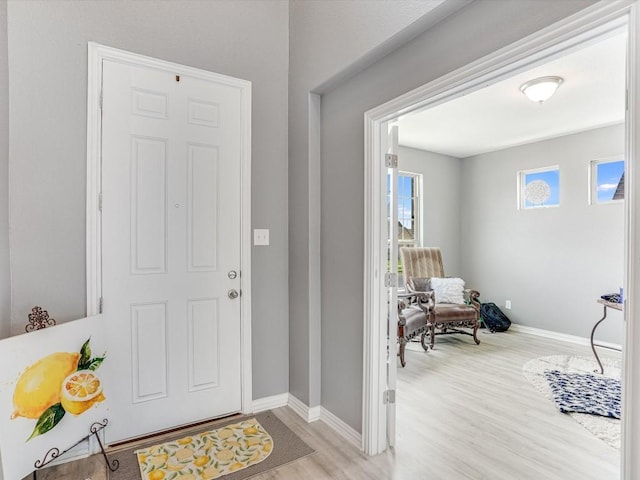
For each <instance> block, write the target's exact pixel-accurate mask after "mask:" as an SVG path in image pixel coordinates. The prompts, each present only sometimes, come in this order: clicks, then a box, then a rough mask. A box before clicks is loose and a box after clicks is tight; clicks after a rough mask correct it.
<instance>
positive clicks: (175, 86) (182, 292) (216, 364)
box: [102, 60, 241, 443]
mask: <svg viewBox="0 0 640 480" xmlns="http://www.w3.org/2000/svg"><path fill="white" fill-rule="evenodd" d="M240 100H241V96H240V91H239V90H238V89H237V88H236V87H232V86H229V85H225V84H218V83H214V82H211V81H205V80H202V79H197V78H191V77H188V76H184V75H182V76H179V77H178V76H176V75H175V74H174V73H172V72H166V71H162V70H156V69H152V68H146V67H141V66H133V65H127V64H123V63H118V62H112V61H108V60H105V61H104V63H103V112H102V116H103V121H102V125H103V131H102V141H103V144H102V232H103V233H102V271H103V282H102V288H103V298H104V309H103V312H104V314H105V317H106V318H108V319H109V322H111V324H110V328H109V332H110V335H111V336H112V340H113V344H115V345H118V347H117V351H116V352H114V354H113V355H112V358H113V357H116V358H114V359H113V361H114V363H115V364H116V367H115V369H116V371H117V372H118V375H119V376H120V377H121V378H120V380H121V381H120V382H119V384H120V387H121V388H119V389H118V390H117V392H115V393H114V394H113V398H112V399H111V400H112V405H113V410H114V412H113V420H112V421H110V424H109V429H108V430H109V432H107V437H108V441H109V442H110V443H112V442H115V441H120V440H123V439H126V438H132V437H135V436H139V435H143V434H147V433H150V432H154V431H158V430H163V429H166V428H172V427H175V426H178V425H183V424H187V423H191V422H195V421H200V420H204V419H208V418H213V417H216V416H220V415H224V414H228V413H232V412H237V411H240V409H241V370H240V367H241V362H240V301H239V299H237V298H236V299H231V298H229V297H228V296H227V292H228V291H229V290H231V289H235V290H240V278H239V276H238V277H237V278H229V276H228V275H227V273H228V272H229V271H231V270H235V271H240V231H241V228H240V206H241V188H240V158H241V155H240V154H241V151H240V148H241V137H240V135H241V125H240V119H241V114H240V112H241V111H240V107H241V103H240Z"/></svg>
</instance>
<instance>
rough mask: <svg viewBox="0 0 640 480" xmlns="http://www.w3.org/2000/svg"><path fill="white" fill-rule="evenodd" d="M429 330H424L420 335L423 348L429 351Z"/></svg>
mask: <svg viewBox="0 0 640 480" xmlns="http://www.w3.org/2000/svg"><path fill="white" fill-rule="evenodd" d="M428 332H429V331H428V330H427V331H426V332H424V333H423V334H422V335H421V336H420V345H422V348H423V349H424V350H425V351H426V352H428V351H429V345H428V344H427V333H428Z"/></svg>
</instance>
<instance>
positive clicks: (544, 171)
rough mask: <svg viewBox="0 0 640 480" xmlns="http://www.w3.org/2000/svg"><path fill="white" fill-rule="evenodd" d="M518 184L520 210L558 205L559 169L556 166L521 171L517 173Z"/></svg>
mask: <svg viewBox="0 0 640 480" xmlns="http://www.w3.org/2000/svg"><path fill="white" fill-rule="evenodd" d="M518 184H519V187H518V197H519V198H518V207H519V208H520V209H530V208H542V207H557V206H558V205H560V167H558V166H557V165H554V166H552V167H545V168H537V169H535V170H523V171H522V172H519V173H518Z"/></svg>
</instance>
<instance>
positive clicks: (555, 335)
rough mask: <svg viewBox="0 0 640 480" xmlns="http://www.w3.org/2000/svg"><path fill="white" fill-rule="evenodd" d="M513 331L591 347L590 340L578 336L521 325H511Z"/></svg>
mask: <svg viewBox="0 0 640 480" xmlns="http://www.w3.org/2000/svg"><path fill="white" fill-rule="evenodd" d="M511 330H513V331H514V332H522V333H528V334H530V335H536V336H538V337H545V338H552V339H554V340H559V341H561V342H568V343H575V344H578V345H591V342H590V341H589V339H588V338H585V337H578V336H576V335H569V334H567V333H559V332H553V331H551V330H543V329H541V328H535V327H528V326H526V325H519V324H517V323H512V324H511ZM595 344H596V346H598V347H604V348H611V349H612V350H621V348H622V347H621V346H620V345H618V344H616V343H610V342H600V341H597V342H595Z"/></svg>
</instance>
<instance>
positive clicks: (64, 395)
mask: <svg viewBox="0 0 640 480" xmlns="http://www.w3.org/2000/svg"><path fill="white" fill-rule="evenodd" d="M89 340H90V339H89ZM89 340H87V341H86V342H84V344H83V345H82V348H81V349H80V352H56V353H52V354H50V355H47V356H45V357H43V358H41V359H40V360H38V361H37V362H35V363H34V364H32V365H30V366H29V367H27V369H26V370H25V371H24V372H23V373H22V375H20V378H19V379H18V381H17V382H16V386H15V389H14V391H13V407H14V410H13V413H12V414H11V419H16V418H19V417H22V418H25V419H30V420H36V424H35V426H34V429H33V433H32V434H31V436H30V437H29V438H28V439H27V441H29V440H31V439H32V438H34V437H37V436H38V435H42V434H44V433H47V432H48V431H50V430H51V429H52V428H53V427H55V426H56V425H57V424H58V423H60V420H62V418H63V417H64V416H65V414H66V413H70V414H72V415H80V414H82V413H84V412H85V411H87V410H88V409H89V408H91V407H92V406H93V405H95V404H96V403H98V402H101V401H103V400H104V399H105V396H104V394H103V392H102V382H101V380H100V378H99V377H98V375H97V374H96V372H95V371H96V370H97V369H98V367H100V365H102V362H103V361H104V359H105V354H102V356H100V357H92V356H91V347H90V345H89Z"/></svg>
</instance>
